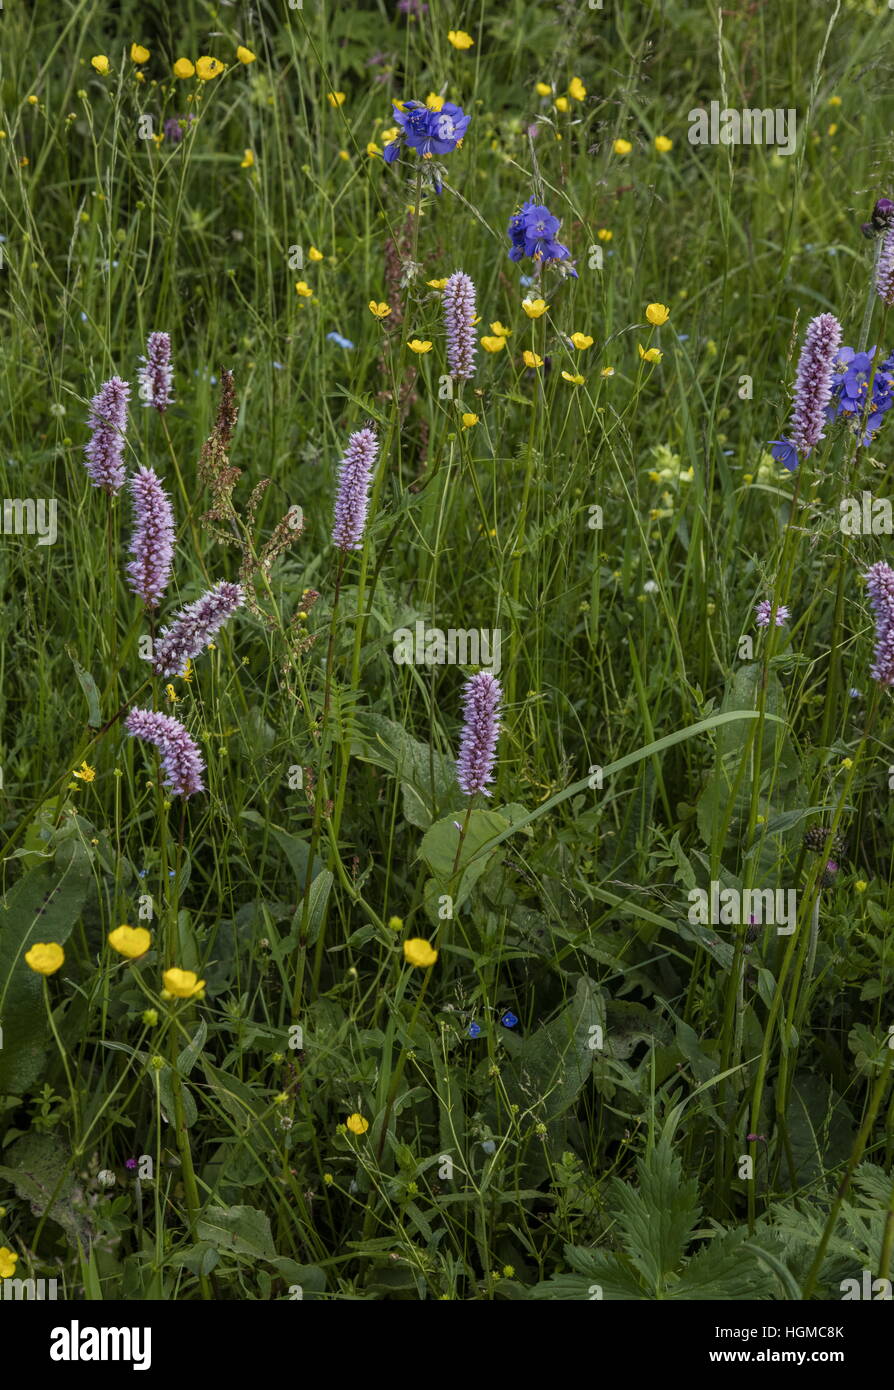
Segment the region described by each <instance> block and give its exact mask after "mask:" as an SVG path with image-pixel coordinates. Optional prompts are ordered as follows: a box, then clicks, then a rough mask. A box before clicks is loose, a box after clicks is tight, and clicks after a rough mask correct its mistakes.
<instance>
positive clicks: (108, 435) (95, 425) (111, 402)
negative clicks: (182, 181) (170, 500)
mask: <svg viewBox="0 0 894 1390" xmlns="http://www.w3.org/2000/svg"><path fill="white" fill-rule="evenodd" d="M129 399H130V387H129V386H128V384H127V382H126V381H122V380H121V378H120V376H113V377H112V378H111V380H109V381H107V382H105V384H104V385H103V386H101V387H100V388H99V391H98V393H97V394H96V395H95V396H94V397H93V400H92V401H91V402H90V416H89V420H88V424H89V425H90V428H91V429H92V431H93V434H92V435H91V437H90V442H89V443H88V444H87V445H85V447H84V453H85V455H86V461H87V472H88V473H89V474H90V477H91V479H92V480H93V486H94V487H101V488H104V489H105V491H106V492H108V493H109V494H111V493H113V492H119V491H120V490H121V488H122V487H123V486H124V479H125V477H126V470H125V467H124V431H125V430H126V429H127V402H128V400H129Z"/></svg>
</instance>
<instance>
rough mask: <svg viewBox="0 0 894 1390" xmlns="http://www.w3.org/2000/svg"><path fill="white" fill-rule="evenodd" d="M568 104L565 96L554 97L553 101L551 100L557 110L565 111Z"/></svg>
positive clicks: (567, 108) (568, 106)
mask: <svg viewBox="0 0 894 1390" xmlns="http://www.w3.org/2000/svg"><path fill="white" fill-rule="evenodd" d="M570 105H571V103H570V102H569V100H568V98H567V97H556V99H555V101H554V102H553V106H554V107H555V108H556V110H557V111H567V110H569V108H570Z"/></svg>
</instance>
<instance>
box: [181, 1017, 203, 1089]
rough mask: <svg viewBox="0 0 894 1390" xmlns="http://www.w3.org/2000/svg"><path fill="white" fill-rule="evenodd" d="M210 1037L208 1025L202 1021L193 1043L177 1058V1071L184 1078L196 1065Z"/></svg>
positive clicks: (188, 1044)
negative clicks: (206, 1040)
mask: <svg viewBox="0 0 894 1390" xmlns="http://www.w3.org/2000/svg"><path fill="white" fill-rule="evenodd" d="M207 1036H208V1024H207V1023H206V1022H205V1020H204V1019H202V1021H201V1023H200V1024H199V1026H198V1028H197V1029H196V1031H195V1034H194V1036H193V1039H192V1041H191V1042H189V1043H187V1045H186V1047H184V1049H183V1051H182V1052H181V1053H180V1056H179V1057H178V1058H177V1070H178V1072H179V1073H180V1075H181V1076H182V1077H184V1078H185V1077H187V1076H189V1073H190V1072H191V1071H192V1069H193V1067H194V1066H195V1064H196V1058H197V1057H198V1055H199V1053H200V1052H201V1050H202V1048H203V1047H204V1046H205V1039H206V1038H207Z"/></svg>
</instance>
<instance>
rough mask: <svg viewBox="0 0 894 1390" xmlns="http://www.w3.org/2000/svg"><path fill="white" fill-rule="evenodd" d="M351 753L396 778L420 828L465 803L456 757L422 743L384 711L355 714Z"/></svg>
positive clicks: (405, 809)
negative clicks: (458, 780) (386, 715)
mask: <svg viewBox="0 0 894 1390" xmlns="http://www.w3.org/2000/svg"><path fill="white" fill-rule="evenodd" d="M351 754H352V756H353V757H355V758H357V759H358V760H359V761H360V762H368V763H372V764H373V765H374V766H375V767H381V768H384V769H385V770H386V771H387V772H390V773H391V774H392V776H394V777H396V778H397V780H398V781H399V782H400V784H401V794H402V797H403V813H404V816H405V817H406V819H407V820H408V821H409V823H410V825H415V826H416V828H417V829H418V830H427V829H428V828H429V826H430V825H431V824H432V822H433V821H434V820H435V818H436V817H437V816H438V815H439V814H441V815H443V813H444V811H445V810H447V809H449V808H450V807H461V806H462V805H463V804H464V801H465V798H464V797H463V794H462V792H461V791H460V789H459V786H458V784H457V781H456V764H455V763H454V761H453V759H452V758H451V757H449V756H448V755H447V754H445V753H438V752H436V751H435V750H434V749H433V748H431V747H430V745H429V744H427V743H420V742H419V740H418V739H415V738H413V737H412V736H411V735H410V734H408V733H407V731H406V729H405V728H404V727H403V726H402V725H401V724H397V723H395V721H394V720H393V719H386V718H385V716H384V715H381V714H358V715H357V716H356V720H355V727H354V730H353V741H352V745H351ZM458 818H459V817H457V819H458Z"/></svg>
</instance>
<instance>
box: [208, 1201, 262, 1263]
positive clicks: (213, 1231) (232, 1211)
mask: <svg viewBox="0 0 894 1390" xmlns="http://www.w3.org/2000/svg"><path fill="white" fill-rule="evenodd" d="M196 1234H197V1235H198V1237H199V1239H200V1240H207V1241H209V1242H210V1243H211V1244H212V1245H213V1246H215V1247H216V1249H218V1250H226V1251H228V1252H229V1253H230V1254H231V1255H244V1256H246V1257H247V1258H249V1259H252V1260H275V1259H276V1250H275V1248H274V1245H273V1232H272V1231H271V1229H270V1218H269V1217H268V1216H266V1215H265V1214H264V1212H262V1211H258V1210H257V1208H256V1207H208V1208H207V1209H206V1211H205V1214H204V1216H202V1217H200V1218H199V1220H198V1221H197V1222H196Z"/></svg>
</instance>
